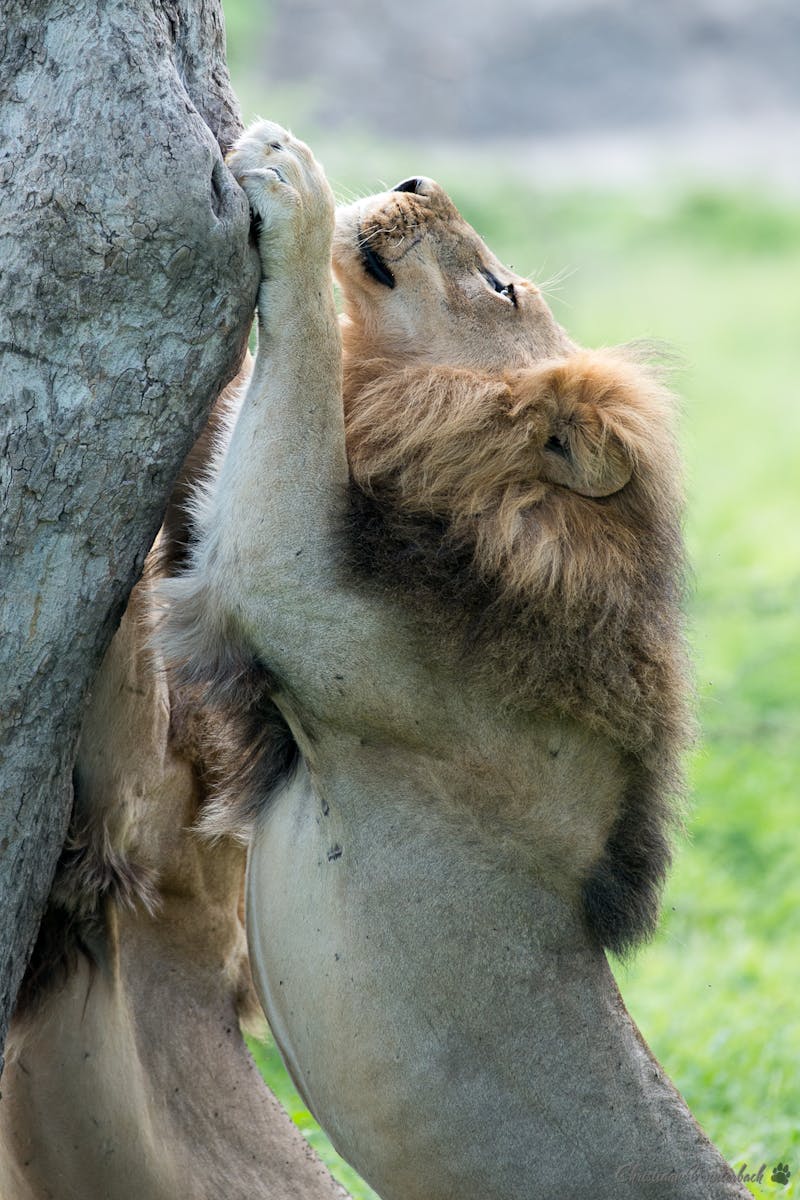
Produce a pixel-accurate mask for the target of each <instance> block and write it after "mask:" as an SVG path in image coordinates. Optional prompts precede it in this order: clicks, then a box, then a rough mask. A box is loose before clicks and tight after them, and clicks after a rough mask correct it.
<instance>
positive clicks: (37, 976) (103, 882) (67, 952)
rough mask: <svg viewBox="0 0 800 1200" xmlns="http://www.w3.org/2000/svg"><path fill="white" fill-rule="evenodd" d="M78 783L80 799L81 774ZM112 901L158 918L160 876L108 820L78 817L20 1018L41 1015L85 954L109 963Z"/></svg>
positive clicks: (23, 990) (20, 998)
mask: <svg viewBox="0 0 800 1200" xmlns="http://www.w3.org/2000/svg"><path fill="white" fill-rule="evenodd" d="M74 786H75V792H76V798H78V799H79V797H78V795H77V794H78V790H79V787H80V784H79V782H78V780H77V778H76V779H75V781H74ZM75 807H76V809H78V808H79V805H78V804H76V806H75ZM109 904H115V905H118V906H119V907H122V908H128V909H130V910H133V909H135V908H137V907H138V906H141V907H142V908H143V909H144V910H145V911H146V912H148V913H149V914H150V915H151V916H153V915H155V913H156V912H157V910H158V905H159V898H158V885H157V880H156V878H155V876H154V874H153V872H152V871H149V870H148V869H147V868H146V867H143V866H141V865H139V864H137V863H135V862H134V861H133V860H132V859H131V858H130V857H129V856H128V855H126V854H125V853H123V852H122V851H121V850H120V848H119V847H118V846H116V845H115V844H114V839H113V838H112V836H111V833H110V831H109V827H108V824H107V822H106V821H105V820H103V821H100V822H99V823H92V822H90V821H88V820H86V819H84V820H83V821H81V822H76V820H75V818H74V817H73V821H72V823H71V824H70V828H69V832H68V834H67V839H66V842H65V844H64V849H63V850H62V852H61V857H60V859H59V862H58V866H57V868H56V874H55V880H54V882H53V887H52V890H51V892H50V896H49V899H48V903H47V908H46V910H45V913H44V916H43V918H42V923H41V925H40V927H39V932H38V934H37V937H36V942H35V943H34V947H33V952H32V954H31V957H30V960H29V963H28V967H27V970H26V972H25V975H24V977H23V981H22V985H21V986H20V990H19V993H18V995H17V1004H16V1009H15V1013H14V1016H15V1019H16V1020H18V1021H19V1020H29V1019H30V1018H32V1017H33V1016H35V1014H36V1012H37V1010H38V1008H39V1007H40V1005H41V1004H42V1002H43V1000H44V999H45V997H46V996H47V995H48V994H49V993H50V992H51V991H54V990H56V989H57V988H59V987H61V986H62V985H63V983H64V982H65V980H66V978H67V976H68V975H69V974H70V972H71V971H72V970H73V969H74V967H75V964H76V961H77V959H78V956H79V955H81V954H82V955H84V956H85V957H86V958H87V959H88V961H89V962H91V963H94V964H97V963H99V962H101V961H103V958H104V953H105V931H106V912H107V906H108V905H109Z"/></svg>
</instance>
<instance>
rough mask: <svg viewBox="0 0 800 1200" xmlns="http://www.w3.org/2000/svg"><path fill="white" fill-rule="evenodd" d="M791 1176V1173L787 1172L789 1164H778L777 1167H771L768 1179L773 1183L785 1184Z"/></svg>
mask: <svg viewBox="0 0 800 1200" xmlns="http://www.w3.org/2000/svg"><path fill="white" fill-rule="evenodd" d="M791 1174H792V1172H791V1171H790V1170H789V1164H788V1163H781V1162H779V1163H778V1165H777V1167H773V1169H772V1174H771V1175H770V1179H771V1180H772V1182H773V1183H783V1184H786V1183H788V1182H789V1177H790V1176H791Z"/></svg>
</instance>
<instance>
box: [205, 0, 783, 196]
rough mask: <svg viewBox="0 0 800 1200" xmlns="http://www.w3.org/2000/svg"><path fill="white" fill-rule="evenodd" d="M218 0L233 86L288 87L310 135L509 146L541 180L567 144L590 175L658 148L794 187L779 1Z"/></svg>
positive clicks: (707, 168)
mask: <svg viewBox="0 0 800 1200" xmlns="http://www.w3.org/2000/svg"><path fill="white" fill-rule="evenodd" d="M234 9H235V10H237V12H236V14H235V15H234V16H233V18H232V19H233V23H234V24H235V25H236V26H237V27H238V29H240V30H241V32H242V35H243V36H242V37H241V39H235V43H236V44H235V46H234V47H233V49H234V51H235V61H234V63H233V66H234V69H235V72H236V74H237V77H238V78H239V81H240V83H244V82H245V81H246V83H247V92H248V93H250V91H251V89H252V91H253V93H257V92H258V89H259V84H258V81H259V80H260V81H261V85H262V91H263V88H264V87H266V88H267V89H268V90H280V89H282V88H288V89H290V90H291V93H292V96H293V101H294V104H293V107H294V105H297V108H298V111H302V113H303V117H304V118H305V119H306V120H308V121H309V122H310V123H311V124H312V125H313V126H315V127H319V128H320V129H321V130H324V132H325V134H326V135H331V134H333V133H339V134H342V133H345V134H347V133H354V132H359V133H366V134H370V135H372V136H373V137H376V138H380V139H386V138H399V139H413V140H414V141H416V142H417V143H419V142H420V141H430V142H456V143H461V144H462V145H468V144H472V145H475V144H476V143H477V144H478V146H480V145H483V144H485V143H487V142H497V141H498V140H499V141H504V142H516V143H517V144H518V145H517V153H519V154H522V153H523V152H527V153H528V155H533V157H534V159H535V158H536V157H538V158H539V159H540V160H541V162H542V167H543V170H545V171H546V173H547V176H548V178H549V177H551V176H552V175H559V174H563V173H566V174H568V176H569V177H570V178H574V177H575V175H576V170H577V169H578V165H577V164H576V162H575V158H576V156H578V157H582V158H583V168H582V169H583V171H584V173H585V174H587V175H588V177H590V178H593V179H598V180H602V179H603V178H604V176H607V175H609V174H613V173H614V172H619V171H622V172H624V173H626V174H627V175H631V174H632V175H634V176H635V175H637V174H640V173H641V172H642V171H643V170H646V169H648V167H650V166H652V165H653V164H654V163H655V164H658V163H659V162H660V163H669V164H672V165H673V166H674V165H678V166H684V165H685V166H688V167H690V168H691V170H692V172H693V173H695V174H698V173H699V174H700V175H702V177H704V178H708V177H710V176H716V177H719V178H726V179H731V178H732V179H748V178H750V179H760V180H762V181H763V180H764V179H765V178H766V180H767V181H768V182H772V183H775V184H776V185H779V184H787V185H789V186H800V145H799V144H798V133H799V132H800V4H798V3H797V0H761V2H759V0H695V2H692V0H639V2H637V0H503V2H502V3H487V2H486V0H458V2H454V0H407V2H406V3H397V2H392V0H340V2H338V3H325V2H324V0H272V2H271V3H268V4H265V3H263V0H262V3H258V2H256V3H245V2H242V3H238V4H237V3H233V4H231V3H228V4H226V11H228V10H230V12H231V13H232V14H233V10H234ZM238 10H241V11H238ZM525 143H527V145H524V144H525Z"/></svg>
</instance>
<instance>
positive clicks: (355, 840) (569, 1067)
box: [160, 122, 745, 1200]
mask: <svg viewBox="0 0 800 1200" xmlns="http://www.w3.org/2000/svg"><path fill="white" fill-rule="evenodd" d="M229 165H230V167H231V169H232V171H233V172H234V175H235V176H236V178H237V179H238V181H239V182H240V184H241V186H242V187H243V188H244V190H245V191H246V193H247V195H248V197H249V200H250V204H251V208H252V211H253V214H254V220H255V229H256V233H257V240H258V246H259V253H260V255H261V261H262V272H263V278H262V283H261V287H260V290H259V298H258V316H259V334H258V338H259V347H258V354H257V356H256V360H255V365H254V368H253V373H252V377H251V379H250V382H249V384H248V387H247V389H246V391H245V392H244V394H243V396H242V397H241V399H240V402H239V406H237V411H235V412H232V413H231V415H230V419H229V420H228V422H227V424H226V428H225V430H224V431H223V433H222V434H221V436H220V438H219V442H218V447H217V452H216V457H215V462H214V463H213V465H212V467H211V468H210V470H209V472H208V477H207V479H206V480H205V482H204V484H203V485H202V486H201V487H199V488H198V489H197V492H196V494H195V496H194V499H193V502H192V504H193V509H192V525H193V545H192V547H191V550H190V553H189V558H188V562H187V565H186V568H185V570H184V571H183V572H182V573H180V574H178V575H176V576H174V577H173V578H171V579H169V580H167V581H166V583H164V584H163V585H161V587H160V596H161V601H162V603H163V605H164V608H165V614H164V618H163V625H162V629H161V633H160V645H161V647H162V650H163V653H164V655H165V658H166V661H167V662H168V664H169V669H170V671H171V672H173V674H174V678H176V679H178V680H179V681H180V683H181V686H184V687H190V688H192V689H194V694H195V695H197V696H199V697H202V703H203V704H204V705H205V706H207V707H208V709H209V711H214V712H218V713H220V714H224V720H225V721H226V722H227V725H228V728H229V729H230V730H235V731H238V733H237V734H236V736H237V737H238V739H239V741H238V751H237V753H236V754H235V755H233V759H232V761H233V762H234V763H235V764H236V769H235V770H234V771H232V772H230V773H228V774H227V775H224V773H223V775H224V777H223V778H221V779H220V781H219V782H220V786H219V788H218V789H217V795H216V798H215V800H214V801H213V802H212V803H211V804H210V805H209V807H208V808H207V809H206V811H205V814H204V817H203V824H204V827H205V830H206V832H207V833H210V834H216V835H218V836H219V835H222V834H233V835H235V836H238V837H240V838H241V840H242V841H243V842H244V843H245V844H246V845H247V847H248V868H247V887H246V925H247V938H248V945H249V950H250V962H251V968H252V971H253V977H254V981H255V984H256V988H257V991H258V994H259V997H260V999H261V1002H262V1004H263V1007H264V1010H265V1012H266V1014H267V1016H268V1019H269V1022H270V1025H271V1027H272V1031H273V1034H274V1036H275V1038H276V1041H277V1043H278V1045H279V1047H280V1049H281V1053H282V1055H283V1057H284V1060H285V1062H286V1064H287V1067H288V1069H289V1071H290V1073H291V1075H292V1077H293V1079H294V1081H295V1083H296V1084H297V1086H298V1088H299V1090H300V1092H301V1094H302V1095H303V1097H304V1099H305V1100H306V1103H307V1104H308V1105H309V1107H310V1108H311V1110H312V1111H313V1112H314V1114H315V1115H316V1117H317V1118H318V1120H319V1121H320V1122H321V1123H322V1125H323V1126H324V1127H325V1129H326V1131H327V1132H328V1134H329V1136H330V1137H331V1139H332V1141H333V1143H334V1145H335V1146H336V1147H337V1149H338V1150H339V1151H340V1153H342V1154H343V1155H344V1156H345V1158H347V1159H348V1160H349V1161H350V1162H351V1163H352V1164H353V1165H354V1166H355V1167H356V1169H357V1170H359V1171H360V1172H361V1173H362V1175H363V1176H364V1177H365V1178H366V1179H367V1180H368V1181H369V1182H370V1183H371V1184H372V1186H373V1187H374V1188H375V1189H376V1190H377V1191H378V1192H379V1193H380V1195H381V1196H382V1197H383V1198H384V1200H400V1198H402V1200H409V1198H411V1200H451V1198H452V1197H456V1196H458V1197H459V1200H473V1198H474V1200H477V1198H478V1197H480V1198H481V1200H487V1198H489V1200H501V1198H502V1200H523V1198H524V1200H532V1198H533V1197H534V1196H541V1195H555V1194H562V1192H563V1188H564V1186H568V1189H569V1194H570V1195H571V1196H573V1197H576V1198H578V1197H593V1198H595V1200H597V1198H598V1197H599V1198H604V1197H609V1198H610V1197H612V1196H613V1197H615V1198H616V1200H620V1198H621V1197H633V1196H639V1195H640V1191H639V1189H638V1187H637V1186H636V1183H635V1180H636V1177H637V1176H636V1172H633V1173H630V1172H629V1173H628V1174H627V1175H625V1174H624V1173H623V1174H620V1172H619V1166H620V1164H621V1163H640V1164H642V1165H643V1169H644V1164H646V1169H647V1171H648V1178H655V1179H658V1180H659V1181H661V1182H659V1184H658V1189H657V1194H658V1195H659V1196H662V1195H663V1196H665V1197H666V1196H675V1197H678V1196H680V1197H682V1198H683V1200H686V1198H687V1197H700V1196H709V1195H713V1196H715V1197H722V1196H726V1197H727V1196H742V1195H744V1194H745V1193H744V1192H743V1191H742V1188H741V1185H739V1184H738V1183H737V1182H736V1180H735V1178H734V1176H733V1174H732V1172H731V1171H730V1170H729V1168H728V1167H727V1166H726V1164H725V1163H724V1161H723V1160H722V1158H721V1156H720V1155H719V1154H718V1153H717V1151H716V1150H715V1149H714V1147H713V1146H711V1144H710V1143H709V1142H708V1141H707V1139H706V1138H705V1137H704V1135H703V1134H702V1133H701V1131H700V1130H699V1129H698V1127H697V1126H696V1124H695V1122H694V1120H693V1118H692V1116H691V1114H690V1113H689V1111H688V1109H687V1108H686V1106H685V1104H684V1102H683V1100H682V1099H681V1097H680V1096H679V1095H678V1094H677V1092H676V1091H675V1089H674V1088H673V1087H672V1085H671V1084H670V1082H669V1080H668V1079H667V1078H666V1077H665V1076H664V1074H663V1072H662V1071H661V1068H660V1067H659V1065H658V1064H657V1063H656V1062H655V1060H654V1059H653V1057H652V1055H651V1054H650V1052H649V1050H648V1049H647V1047H646V1046H645V1045H644V1043H643V1041H642V1039H641V1036H640V1035H639V1034H638V1031H637V1030H636V1028H635V1026H634V1025H633V1023H632V1021H631V1020H630V1018H629V1016H628V1014H627V1013H626V1011H625V1008H624V1005H623V1004H622V1001H621V998H620V997H619V994H618V992H617V990H616V987H615V985H614V982H613V978H612V976H611V973H610V970H609V968H608V964H607V961H606V957H605V954H604V948H607V949H610V950H613V951H616V952H618V953H625V952H626V951H627V950H628V949H630V947H631V946H633V945H635V944H636V943H637V942H638V941H640V940H642V939H644V938H646V937H648V936H649V935H650V934H651V933H652V931H653V929H654V927H655V924H656V920H657V911H658V900H659V893H660V889H661V886H662V883H663V880H664V877H665V873H666V871H667V867H668V864H669V856H670V849H669V845H670V831H671V829H672V827H673V826H674V825H675V824H676V823H677V818H676V813H677V811H678V808H679V800H680V796H681V792H682V786H683V785H682V771H681V758H682V753H683V750H684V748H685V746H686V743H687V740H688V738H689V736H690V732H691V720H690V717H689V706H688V704H687V695H688V693H689V685H688V681H687V680H688V676H687V667H686V656H685V651H684V644H683V635H682V622H681V598H682V591H683V572H684V556H683V548H682V540H681V533H680V515H681V490H680V482H679V470H678V456H677V451H676V445H675V434H674V429H673V410H674V404H673V401H672V398H671V396H670V394H669V393H668V391H667V390H666V388H665V387H664V386H663V385H662V383H661V382H660V381H659V379H658V378H657V377H656V375H655V374H654V372H653V371H652V370H650V369H648V367H647V366H646V365H645V364H643V363H641V362H639V361H637V357H636V355H634V354H631V353H626V352H624V351H621V350H602V351H592V350H585V349H581V348H579V347H578V346H577V345H576V344H575V343H574V342H573V341H572V340H571V339H570V337H569V336H568V335H567V333H566V332H565V331H564V330H563V329H562V328H561V327H560V326H559V324H558V323H557V322H556V320H555V319H554V317H553V315H552V313H551V312H550V309H549V308H548V306H547V304H546V303H545V301H544V299H543V297H542V295H541V292H540V291H539V289H538V288H537V287H536V286H535V285H534V284H533V283H531V282H530V281H528V280H526V279H523V278H521V277H520V276H518V275H516V274H514V273H513V272H511V271H510V270H508V269H507V268H506V267H504V266H503V264H502V263H500V262H499V261H498V260H497V258H496V257H495V256H494V255H493V254H492V253H491V251H490V250H489V249H488V247H487V246H486V245H485V244H484V243H483V242H482V240H481V239H480V238H479V237H478V235H477V234H476V233H475V232H474V230H472V229H471V228H470V226H469V225H468V224H467V223H466V222H465V221H464V219H463V218H462V217H461V215H460V214H459V212H458V210H457V209H456V207H455V205H454V204H453V203H452V201H451V200H450V199H449V197H448V196H447V195H446V193H445V192H444V190H443V189H442V188H441V187H440V186H439V185H437V184H436V183H435V182H433V181H432V180H430V179H427V178H425V177H421V176H420V177H414V178H410V179H407V180H404V181H403V182H402V183H400V184H399V185H398V186H397V187H396V188H394V189H391V190H390V191H387V192H382V193H380V194H378V195H376V196H372V197H369V198H366V199H363V200H359V201H358V202H356V203H355V204H352V205H349V206H345V207H343V208H340V209H339V210H335V206H334V202H333V198H332V194H331V191H330V187H329V185H328V183H327V180H326V179H325V175H324V172H323V171H322V169H321V167H320V166H319V164H318V163H317V162H316V160H315V159H314V157H313V155H312V153H311V151H310V150H309V149H308V147H307V146H305V145H304V144H303V143H302V142H300V141H298V140H297V139H295V138H293V137H292V136H291V135H290V134H289V133H288V132H287V131H286V130H284V129H282V128H281V127H280V126H277V125H275V124H273V123H271V122H260V123H258V124H256V125H255V126H253V127H252V128H251V129H250V130H249V131H247V133H246V134H245V135H244V136H243V138H242V139H241V141H240V142H239V143H238V145H237V147H236V148H235V151H234V152H233V154H232V156H231V157H230V159H229ZM331 262H332V264H333V271H334V273H335V276H336V278H337V280H338V283H339V286H340V288H341V291H342V296H343V305H344V313H343V318H342V321H341V323H340V322H339V320H338V318H337V314H336V306H335V299H334V294H333V288H332V278H331ZM566 1180H568V1184H565V1181H566ZM655 1194H656V1192H655V1191H654V1192H653V1195H655Z"/></svg>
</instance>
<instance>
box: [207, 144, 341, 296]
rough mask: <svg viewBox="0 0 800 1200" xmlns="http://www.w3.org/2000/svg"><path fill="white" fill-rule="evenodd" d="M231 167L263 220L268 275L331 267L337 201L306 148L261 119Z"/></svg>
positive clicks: (239, 146)
mask: <svg viewBox="0 0 800 1200" xmlns="http://www.w3.org/2000/svg"><path fill="white" fill-rule="evenodd" d="M227 163H228V166H229V168H230V170H231V171H232V173H233V175H234V177H235V179H236V181H237V183H239V185H240V186H241V187H242V188H243V190H244V191H245V193H246V195H247V198H248V200H249V201H250V207H251V209H252V210H253V213H254V214H255V215H256V216H257V217H258V218H259V233H258V236H259V250H260V252H261V256H262V261H264V263H265V265H267V264H269V267H270V271H272V272H274V269H275V267H276V266H277V265H280V264H281V263H285V262H287V261H292V262H296V261H299V260H302V261H304V262H306V263H308V262H309V261H314V260H316V259H319V260H320V261H321V262H322V263H324V264H325V266H326V267H327V264H328V262H329V260H330V244H331V237H332V233H333V210H334V200H333V195H332V193H331V190H330V187H329V185H328V181H327V179H326V178H325V174H324V172H323V170H322V168H321V167H320V166H319V164H318V163H317V162H316V160H315V158H314V156H313V154H312V153H311V151H310V150H309V148H308V146H306V145H305V144H304V143H303V142H301V141H298V139H297V138H293V137H292V135H291V134H290V133H289V132H288V131H287V130H285V129H283V128H282V127H281V126H280V125H276V124H275V123H274V122H272V121H257V122H256V123H255V124H254V125H251V126H250V128H249V129H247V130H245V132H244V133H243V134H242V136H241V138H240V139H239V141H238V142H237V143H236V145H235V146H234V148H233V150H232V151H231V152H230V153H229V154H228V156H227Z"/></svg>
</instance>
